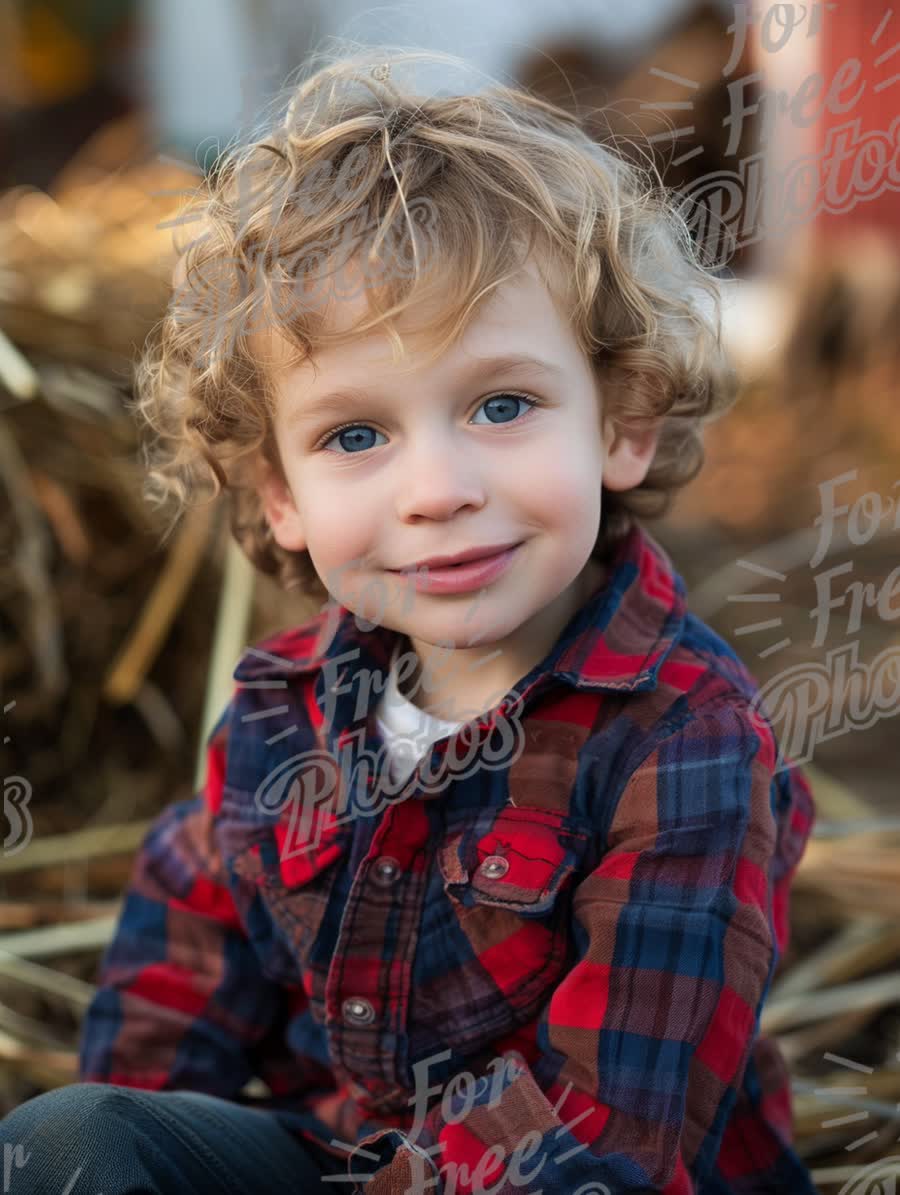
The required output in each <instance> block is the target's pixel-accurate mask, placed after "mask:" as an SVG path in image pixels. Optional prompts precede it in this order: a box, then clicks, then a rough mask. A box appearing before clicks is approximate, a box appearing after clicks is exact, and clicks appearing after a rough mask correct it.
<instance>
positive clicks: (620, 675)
mask: <svg viewBox="0 0 900 1195" xmlns="http://www.w3.org/2000/svg"><path fill="white" fill-rule="evenodd" d="M610 565H611V567H610V571H609V576H608V578H607V582H606V584H604V585H603V586H602V587H601V588H600V589H599V590H597V591H596V593H594V594H593V595H592V597H591V598H590V600H589V601H588V602H587V603H586V604H585V605H584V606H583V607H582V608H581V610H579V611H578V612H577V613H576V614H575V615H574V616H573V618H572V619H571V620H570V622H569V623H568V624H567V626H566V627H565V628H564V630H563V632H562V633H561V634H560V636H559V638H558V639H557V642H556V644H555V645H554V647H553V648H552V649H551V651H550V653H549V654H548V655H547V656H546V657H545V659H544V660H543V661H542V662H541V663H540V664H539V665H537V666H536V667H535V668H534V669H533V670H532V671H531V672H530V673H529V674H528V675H527V676H526V677H524V678H523V679H522V680H521V681H520V682H519V683H518V684H517V685H516V686H515V688H514V689H512V690H510V691H509V693H508V694H507V696H506V697H505V698H504V700H503V701H502V702H501V703H500V705H499V706H497V707H495V708H493V709H492V710H490V711H489V712H488V713H486V714H483V715H481V716H480V717H478V718H476V719H471V720H470V721H469V722H468V723H467V724H466V725H465V726H464V727H462V728H461V729H460V730H459V731H457V732H456V733H455V734H452V735H449V736H447V737H446V738H443V739H440V740H438V741H437V742H436V743H434V745H433V747H432V748H431V750H430V751H429V752H428V753H426V756H425V757H423V759H422V760H421V761H420V763H419V766H418V768H417V769H416V771H415V772H414V773H413V775H412V776H411V777H410V779H409V780H408V781H407V782H406V783H405V785H404V787H403V788H402V789H400V790H397V791H389V790H388V789H387V787H386V785H385V783H384V779H385V774H386V772H387V768H386V767H385V766H384V759H383V744H382V743H381V742H380V739H379V736H378V732H377V727H376V722H375V711H376V707H377V696H378V693H380V692H381V689H382V688H383V685H384V682H385V681H386V679H387V674H388V670H389V663H390V658H391V651H392V648H393V646H394V644H395V642H396V640H397V634H398V633H397V632H395V631H392V630H390V629H389V628H386V627H383V626H380V625H372V624H367V623H363V624H360V622H359V621H358V620H357V619H356V618H354V616H352V614H351V613H350V612H349V611H348V610H347V609H346V608H345V607H343V606H339V605H337V604H336V603H332V605H331V606H330V607H326V608H325V609H323V611H322V612H320V613H319V614H318V615H317V616H316V617H314V618H312V619H311V620H309V621H308V622H306V623H304V624H303V625H302V626H300V627H298V628H295V629H291V630H289V631H285V632H281V633H279V634H278V635H275V636H272V637H269V638H268V639H266V640H265V641H263V642H262V643H260V644H258V645H254V646H251V647H249V648H248V649H247V650H246V651H245V653H244V654H243V655H242V657H241V659H240V661H239V663H238V666H237V668H236V669H235V671H234V679H235V681H236V682H237V684H236V686H235V690H234V693H233V696H232V698H231V700H230V701H229V703H228V705H227V707H226V709H225V710H224V712H223V713H222V715H221V717H220V718H219V720H218V722H217V724H216V726H215V728H214V729H213V731H212V732H211V734H210V735H209V738H208V740H207V775H206V779H205V784H204V786H203V788H202V790H201V791H200V792H198V793H196V794H195V795H194V796H193V797H190V798H187V799H185V800H180V801H176V802H174V803H172V804H171V805H170V806H168V807H167V808H166V809H165V810H164V811H163V813H162V814H161V815H160V816H159V817H158V818H157V819H156V821H155V822H154V824H153V826H152V828H151V830H150V831H149V833H148V834H147V836H146V838H145V840H144V842H143V843H142V846H141V848H140V850H139V852H138V854H137V857H136V861H135V864H134V870H133V874H132V878H131V881H130V884H129V886H128V889H127V892H126V894H125V900H124V905H123V909H122V913H121V916H120V920H119V923H118V926H117V929H116V933H115V935H114V938H113V940H112V941H111V943H110V945H109V947H108V948H107V950H106V952H105V955H104V957H103V960H102V962H101V967H100V975H99V987H98V991H97V993H96V995H95V996H94V998H93V1000H92V1003H91V1005H90V1007H89V1009H88V1010H87V1013H86V1016H85V1019H84V1023H83V1030H82V1043H81V1053H80V1068H81V1077H82V1080H83V1081H90V1082H109V1083H120V1084H125V1085H128V1086H132V1087H141V1088H146V1089H154V1090H173V1089H191V1090H195V1091H203V1092H207V1093H210V1094H212V1095H218V1096H220V1097H223V1098H226V1099H232V1100H236V1101H239V1102H248V1103H249V1102H251V1099H250V1095H249V1094H248V1093H246V1092H244V1090H243V1088H244V1087H245V1085H246V1083H247V1081H248V1080H249V1079H250V1078H251V1077H253V1076H258V1077H259V1078H262V1079H263V1080H264V1081H265V1083H266V1085H267V1087H268V1090H269V1093H270V1094H266V1097H265V1098H264V1099H263V1100H261V1101H258V1100H257V1101H253V1106H257V1107H265V1108H268V1109H270V1111H271V1114H272V1115H274V1116H277V1117H279V1118H280V1119H281V1121H282V1122H283V1123H284V1125H285V1126H286V1127H287V1128H288V1129H289V1130H290V1131H291V1132H293V1133H296V1134H297V1135H298V1137H299V1138H300V1139H302V1140H305V1141H312V1142H314V1143H316V1144H319V1145H320V1146H322V1147H324V1148H325V1149H326V1150H327V1151H328V1152H329V1153H332V1154H333V1155H334V1156H335V1157H338V1158H343V1159H344V1160H345V1162H346V1171H342V1173H345V1175H346V1177H345V1178H344V1181H343V1182H339V1183H338V1185H339V1187H340V1189H341V1190H347V1189H349V1188H350V1187H351V1184H352V1190H353V1192H355V1193H359V1192H362V1191H363V1190H365V1191H366V1193H367V1195H386V1193H387V1195H391V1193H393V1195H400V1193H401V1192H406V1191H409V1192H410V1193H412V1192H423V1193H424V1192H426V1191H434V1192H437V1193H438V1195H441V1193H442V1192H447V1193H449V1192H451V1191H459V1192H480V1191H486V1190H490V1191H492V1192H496V1193H497V1195H512V1193H513V1192H524V1193H526V1195H527V1193H529V1192H532V1193H534V1192H539V1191H543V1192H556V1191H564V1192H566V1193H567V1195H572V1193H575V1195H603V1193H604V1192H609V1195H619V1193H620V1192H651V1191H652V1192H657V1191H661V1192H665V1193H666V1195H689V1193H693V1192H703V1193H704V1195H723V1193H725V1192H732V1193H744V1195H750V1193H751V1192H763V1191H765V1192H767V1193H771V1192H785V1193H788V1192H789V1193H790V1195H815V1187H814V1186H813V1184H812V1181H811V1178H810V1176H809V1172H808V1170H807V1169H806V1167H805V1166H804V1165H803V1163H802V1162H801V1160H800V1159H799V1157H798V1155H797V1154H796V1153H795V1151H794V1149H793V1147H792V1117H791V1099H790V1087H789V1080H788V1074H787V1069H786V1066H785V1063H784V1060H783V1057H782V1055H781V1053H780V1051H779V1049H778V1046H777V1044H776V1043H775V1042H774V1041H773V1040H771V1039H770V1038H767V1037H766V1036H764V1035H761V1034H760V1032H759V1015H760V1011H761V1007H762V1005H763V1001H764V1000H765V997H766V995H767V993H768V990H769V987H770V984H771V981H772V977H773V973H774V971H775V968H776V965H777V964H778V962H779V960H780V959H781V958H782V956H783V953H784V951H785V948H786V946H787V941H788V894H789V885H790V880H791V875H792V872H793V871H794V869H795V868H796V866H797V864H798V862H799V861H800V858H801V856H802V854H803V850H804V848H805V844H806V842H807V839H808V837H809V834H810V831H811V828H812V823H813V818H814V805H813V801H812V796H811V793H810V790H809V786H808V783H807V782H806V780H805V779H804V777H803V775H802V773H801V772H800V771H799V770H798V768H797V767H796V766H794V765H792V764H790V761H789V760H788V761H785V759H784V758H781V757H779V756H778V745H777V741H776V738H775V735H774V732H773V729H772V726H771V723H770V721H769V720H768V719H767V718H766V717H765V715H764V714H763V712H762V711H761V710H760V709H758V708H756V709H755V708H754V705H753V698H754V694H756V693H757V692H758V685H757V684H756V682H755V681H754V679H753V677H752V676H751V675H750V673H749V672H748V671H747V670H746V669H745V667H744V666H743V664H742V663H741V662H740V660H739V659H738V657H737V656H736V654H735V653H734V652H733V651H732V649H731V648H730V647H729V645H728V644H727V643H725V642H724V641H723V640H722V639H721V638H720V637H719V636H717V635H716V634H715V633H714V632H713V631H712V630H711V629H710V628H709V627H708V626H706V625H705V624H704V623H703V622H702V621H701V620H699V619H698V618H696V617H695V616H694V615H692V614H691V613H689V612H688V611H687V609H686V601H685V586H684V582H683V580H682V578H681V576H680V575H679V574H678V573H677V572H676V571H675V570H674V568H673V567H672V564H671V562H670V560H669V558H668V556H667V554H666V552H665V551H664V550H663V548H662V547H661V546H660V544H659V543H658V542H657V541H656V540H655V539H654V538H653V537H652V536H651V535H650V534H649V533H648V532H647V531H646V529H645V528H642V527H641V526H640V525H635V526H634V527H633V528H632V530H631V531H630V532H629V534H628V535H627V537H626V538H625V539H624V540H622V541H621V542H620V544H619V545H618V546H617V548H616V550H615V554H614V556H613V557H612V559H611V562H610ZM777 757H778V758H777ZM467 761H468V762H467ZM473 761H474V762H473Z"/></svg>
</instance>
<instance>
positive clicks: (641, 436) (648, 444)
mask: <svg viewBox="0 0 900 1195" xmlns="http://www.w3.org/2000/svg"><path fill="white" fill-rule="evenodd" d="M661 429H662V420H660V419H657V420H654V421H652V422H649V423H648V422H642V423H641V424H638V423H635V422H628V421H624V422H623V421H621V420H620V421H619V422H618V423H615V424H614V423H613V421H612V419H610V418H607V419H605V420H604V430H603V448H604V462H603V484H604V485H605V486H606V488H607V489H608V490H619V491H621V490H633V489H634V487H635V486H638V485H640V484H641V482H642V481H643V480H644V478H645V477H646V476H647V470H648V469H649V468H650V465H651V464H652V462H653V456H654V453H655V452H656V446H657V444H658V442H659V433H660V431H661Z"/></svg>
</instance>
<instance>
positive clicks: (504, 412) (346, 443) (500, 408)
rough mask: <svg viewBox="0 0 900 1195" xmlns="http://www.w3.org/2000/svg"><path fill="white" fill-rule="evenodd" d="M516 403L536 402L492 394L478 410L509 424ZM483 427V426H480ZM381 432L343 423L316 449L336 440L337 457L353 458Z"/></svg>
mask: <svg viewBox="0 0 900 1195" xmlns="http://www.w3.org/2000/svg"><path fill="white" fill-rule="evenodd" d="M517 403H527V404H528V409H529V410H530V409H531V408H532V407H535V406H537V400H536V399H533V398H530V397H529V396H528V395H526V394H514V393H504V394H494V395H492V396H491V397H490V398H486V399H485V400H484V402H482V404H481V406H480V407H479V408H478V410H479V411H480V410H482V409H483V408H484V409H485V410H486V409H487V408H488V407H491V408H492V413H493V414H495V415H497V416H499V418H498V419H496V420H489V422H492V423H495V424H501V423H511V422H512V421H513V420H514V419H515V418H516V416H517V415H518V413H519V412H518V410H517V409H516V405H515V404H517ZM482 426H483V424H482ZM379 435H381V432H377V431H375V429H374V428H373V427H371V426H370V425H369V424H367V423H344V424H342V425H341V426H340V427H336V428H334V430H333V431H330V432H328V433H327V434H326V437H325V438H323V439H321V440H320V441H319V442H318V444H317V445H316V448H327V447H328V445H329V444H330V443H331V442H332V440H338V442H339V443H340V444H341V447H342V448H343V449H345V450H346V451H343V452H339V453H338V456H354V455H356V454H357V449H358V450H359V451H365V450H366V449H367V448H373V447H374V444H373V443H372V442H371V440H369V439H368V437H369V436H379Z"/></svg>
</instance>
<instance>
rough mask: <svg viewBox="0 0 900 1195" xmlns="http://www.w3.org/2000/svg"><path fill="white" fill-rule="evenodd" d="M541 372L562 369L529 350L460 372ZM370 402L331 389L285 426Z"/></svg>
mask: <svg viewBox="0 0 900 1195" xmlns="http://www.w3.org/2000/svg"><path fill="white" fill-rule="evenodd" d="M525 373H543V374H545V375H547V376H548V377H551V378H557V379H558V378H561V377H562V376H563V375H564V373H565V370H564V369H563V368H562V366H560V365H554V364H553V362H551V361H542V360H541V359H540V358H539V357H533V356H531V354H529V353H512V354H507V355H505V356H502V357H478V358H476V360H475V361H474V362H473V364H472V366H471V367H470V368H469V369H466V370H464V371H463V375H462V376H463V380H464V381H465V382H473V381H475V380H476V379H478V378H481V377H487V376H490V377H495V378H500V377H509V376H511V375H513V374H525ZM366 401H369V396H368V395H367V393H366V391H365V390H364V389H360V388H359V387H349V386H348V387H347V388H346V389H344V390H332V391H329V392H328V393H327V394H320V395H318V396H317V397H316V398H314V399H311V400H309V401H308V402H302V403H301V405H300V406H298V407H297V408H296V410H294V411H292V412H291V414H290V415H289V416H288V417H287V420H286V424H287V427H289V428H291V427H293V426H294V425H295V424H297V423H302V422H304V421H306V420H311V419H314V418H318V417H319V416H321V415H327V414H329V413H331V414H340V413H341V412H346V411H347V408H348V407H351V406H353V405H354V404H361V403H364V402H366Z"/></svg>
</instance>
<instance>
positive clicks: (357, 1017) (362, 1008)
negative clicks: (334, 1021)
mask: <svg viewBox="0 0 900 1195" xmlns="http://www.w3.org/2000/svg"><path fill="white" fill-rule="evenodd" d="M341 1011H342V1012H343V1014H344V1020H345V1021H350V1022H351V1024H353V1025H369V1024H371V1023H372V1021H374V1020H375V1009H374V1008H373V1007H372V1005H371V1004H370V1003H369V1001H368V1000H363V999H362V997H360V996H351V997H350V999H349V1000H345V1001H344V1003H343V1004H342V1006H341Z"/></svg>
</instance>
